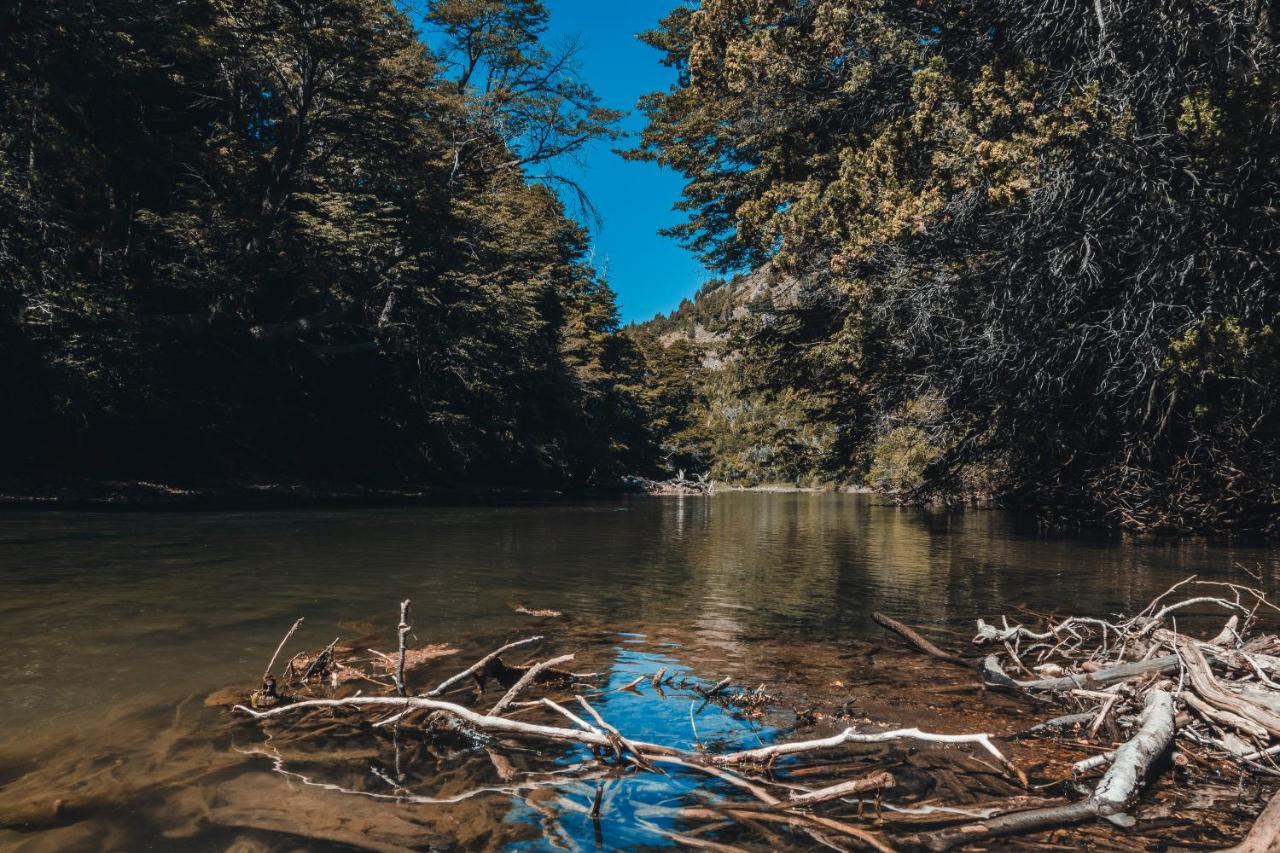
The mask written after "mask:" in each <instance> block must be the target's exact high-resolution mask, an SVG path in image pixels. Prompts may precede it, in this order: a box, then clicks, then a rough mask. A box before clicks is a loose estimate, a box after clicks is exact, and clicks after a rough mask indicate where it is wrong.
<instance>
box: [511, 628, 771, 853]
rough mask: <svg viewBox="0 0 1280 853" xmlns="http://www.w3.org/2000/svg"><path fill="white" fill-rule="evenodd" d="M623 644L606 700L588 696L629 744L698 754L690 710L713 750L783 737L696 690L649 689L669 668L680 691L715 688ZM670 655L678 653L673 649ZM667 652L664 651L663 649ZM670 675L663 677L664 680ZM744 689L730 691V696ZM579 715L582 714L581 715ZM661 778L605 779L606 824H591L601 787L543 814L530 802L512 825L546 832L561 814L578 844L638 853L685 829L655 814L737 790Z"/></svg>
mask: <svg viewBox="0 0 1280 853" xmlns="http://www.w3.org/2000/svg"><path fill="white" fill-rule="evenodd" d="M620 636H621V637H622V643H623V645H621V646H619V647H618V649H617V657H616V658H615V660H614V663H613V666H612V668H611V669H610V671H609V675H608V680H607V682H605V684H604V686H603V687H602V688H601V689H602V691H603V692H602V693H600V694H585V697H586V699H587V700H588V701H589V702H591V704H592V706H593V707H595V709H596V710H597V711H599V712H600V714H601V716H603V717H604V718H605V719H606V720H607V721H608V722H609V723H610V724H611V725H613V726H614V727H616V728H617V729H618V730H619V731H621V732H622V733H623V735H625V736H626V737H628V738H631V739H634V740H642V741H649V742H652V743H661V744H665V745H668V746H675V747H679V748H681V749H689V750H692V749H695V748H696V746H697V742H695V740H694V734H693V726H692V724H691V722H690V711H691V710H692V711H693V712H694V720H695V721H696V723H697V727H698V741H699V742H701V744H702V745H703V746H704V747H706V748H707V749H708V750H709V751H714V752H731V751H733V750H736V749H748V748H750V747H754V746H760V745H762V744H766V743H769V742H770V741H772V739H773V738H774V737H776V736H777V735H778V734H779V730H778V729H776V728H773V727H768V726H762V725H760V724H758V723H756V722H755V721H752V720H748V719H745V718H743V717H742V716H740V715H735V713H734V712H733V711H732V710H726V709H725V708H722V707H720V706H719V705H716V704H714V703H709V702H703V700H702V699H701V697H697V696H694V695H693V694H692V691H690V690H683V689H677V688H676V687H675V686H674V685H673V686H671V687H668V688H664V692H665V693H666V696H665V698H663V697H660V696H659V695H658V694H657V693H656V692H655V691H654V689H653V687H652V686H651V685H650V683H649V680H648V679H649V678H651V677H652V676H653V675H654V674H655V673H657V672H658V670H660V669H662V668H663V667H666V669H667V674H666V675H667V676H674V680H675V682H676V683H677V684H678V683H679V682H681V681H682V680H685V679H687V680H688V681H689V683H691V684H698V685H699V686H701V687H703V688H710V687H711V686H712V685H713V684H714V683H715V682H713V681H708V680H706V679H703V678H699V677H696V676H694V675H693V673H691V672H690V671H689V669H688V668H687V667H685V666H682V665H681V664H680V663H679V662H678V661H677V660H676V658H675V657H672V656H671V655H670V654H664V653H662V652H661V651H647V650H644V647H645V646H646V645H647V644H646V642H645V639H644V638H643V637H642V636H638V635H635V634H623V635H620ZM665 647H666V648H670V649H674V646H673V645H672V644H665ZM658 648H662V647H658ZM639 675H643V676H645V678H646V680H645V681H644V682H643V683H642V684H641V685H640V691H641V692H640V693H638V694H637V693H633V692H631V691H627V690H620V689H619V688H621V687H623V686H624V685H626V684H630V683H631V682H632V681H634V680H635V678H636V676H639ZM665 677H666V676H664V678H665ZM739 689H741V688H739V687H736V686H731V687H730V688H728V690H727V692H730V693H731V692H733V691H735V690H739ZM573 710H574V711H575V712H577V711H578V710H579V709H578V708H576V707H575V708H574V709H573ZM590 757H591V756H590V752H589V751H588V750H587V749H585V748H582V749H574V750H570V751H569V752H568V753H567V754H566V755H565V756H564V757H563V758H562V759H561V760H560V761H559V763H560V764H564V765H569V764H574V763H577V762H581V761H584V760H589V759H590ZM661 770H662V773H664V774H666V775H660V774H658V773H652V772H645V771H632V770H630V769H628V770H625V771H621V770H620V771H619V773H618V774H617V775H616V776H611V777H607V778H605V779H602V780H599V784H600V785H602V786H603V795H602V799H601V809H600V818H599V820H598V821H596V820H593V819H592V818H591V806H592V802H593V800H594V798H595V796H596V784H597V782H596V781H585V782H578V783H572V784H566V785H561V786H559V787H558V788H557V791H556V793H557V794H558V796H554V797H551V796H549V797H547V798H546V799H545V800H544V801H542V802H540V803H539V805H540V806H541V807H542V809H544V810H550V811H546V812H540V811H539V810H538V809H535V808H533V807H532V806H530V805H529V804H528V803H526V802H524V801H519V800H517V801H516V803H515V806H514V807H513V808H512V810H511V813H510V815H509V816H508V818H507V819H508V820H509V821H520V822H525V823H530V824H532V825H534V826H541V825H542V824H543V823H544V821H545V819H546V818H547V814H549V813H550V812H551V811H553V812H554V813H555V819H556V823H557V824H558V825H559V827H560V828H561V830H563V832H564V834H565V835H567V836H568V838H570V839H572V840H573V842H575V843H577V844H580V845H582V846H584V847H588V848H593V847H599V848H600V849H604V850H615V849H619V848H633V847H638V846H647V847H668V846H672V845H673V842H672V841H671V840H670V839H669V838H667V837H666V836H664V835H662V834H661V833H660V832H655V831H654V829H653V828H655V827H656V828H658V829H662V830H666V831H670V832H678V831H680V829H681V827H680V826H678V825H676V824H675V823H674V822H673V821H672V820H671V819H669V818H667V817H665V816H662V815H659V814H655V811H656V810H659V809H662V808H664V807H666V808H670V807H674V806H681V805H691V804H696V803H697V800H695V799H693V798H691V796H690V793H691V792H692V791H694V790H699V791H704V792H710V793H712V794H714V795H717V796H719V795H724V796H728V795H730V794H732V793H733V792H734V788H733V787H732V786H730V785H727V784H725V783H724V782H721V781H720V780H718V779H715V778H713V777H711V776H708V775H706V774H704V773H699V772H697V771H694V770H688V769H685V768H683V767H675V766H671V765H665V766H662V767H661ZM508 849H509V850H545V849H555V848H554V846H553V845H552V844H551V843H550V842H549V841H547V840H546V839H545V838H539V839H537V840H534V841H527V842H520V843H516V844H512V845H509V847H508Z"/></svg>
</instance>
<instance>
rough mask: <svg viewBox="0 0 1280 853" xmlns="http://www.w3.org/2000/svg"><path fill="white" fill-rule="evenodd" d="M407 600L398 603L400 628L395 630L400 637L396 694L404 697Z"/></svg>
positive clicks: (406, 650) (407, 626) (407, 627)
mask: <svg viewBox="0 0 1280 853" xmlns="http://www.w3.org/2000/svg"><path fill="white" fill-rule="evenodd" d="M409 604H410V601H409V599H407V598H406V599H405V600H404V601H402V602H400V626H399V627H398V628H397V629H396V631H397V633H398V634H399V636H400V660H399V661H397V662H396V676H395V681H396V693H398V694H400V695H401V696H404V695H406V692H407V691H406V689H405V685H404V658H405V655H406V654H407V653H408V640H409Z"/></svg>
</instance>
